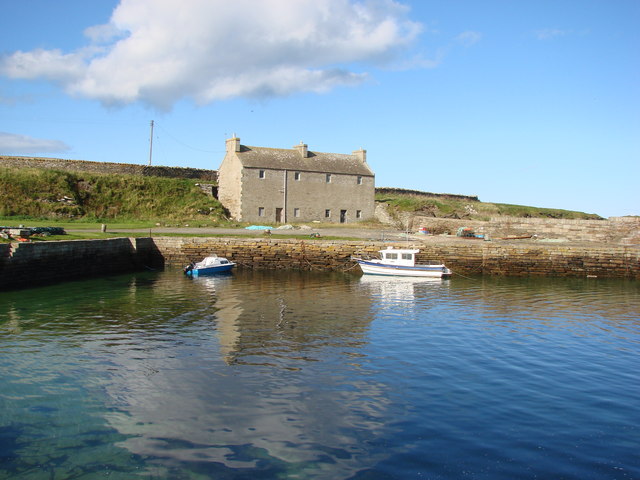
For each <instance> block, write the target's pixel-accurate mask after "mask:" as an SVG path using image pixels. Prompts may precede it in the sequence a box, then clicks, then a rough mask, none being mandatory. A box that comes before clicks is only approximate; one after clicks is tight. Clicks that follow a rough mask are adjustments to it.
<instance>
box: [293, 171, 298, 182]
mask: <svg viewBox="0 0 640 480" xmlns="http://www.w3.org/2000/svg"><path fill="white" fill-rule="evenodd" d="M293 178H294V179H295V180H300V172H296V173H294V174H293Z"/></svg>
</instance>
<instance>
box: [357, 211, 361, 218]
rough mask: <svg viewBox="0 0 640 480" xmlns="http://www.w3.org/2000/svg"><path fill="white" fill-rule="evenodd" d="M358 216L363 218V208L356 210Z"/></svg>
mask: <svg viewBox="0 0 640 480" xmlns="http://www.w3.org/2000/svg"><path fill="white" fill-rule="evenodd" d="M356 218H362V210H356Z"/></svg>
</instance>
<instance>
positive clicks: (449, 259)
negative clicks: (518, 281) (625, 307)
mask: <svg viewBox="0 0 640 480" xmlns="http://www.w3.org/2000/svg"><path fill="white" fill-rule="evenodd" d="M154 243H155V245H156V248H157V249H158V252H159V253H160V254H161V255H162V257H163V258H164V260H165V261H166V262H167V263H168V264H180V265H186V264H188V263H189V262H191V261H197V260H201V259H202V258H203V257H205V256H207V255H210V254H212V253H215V254H217V255H219V256H222V257H226V258H228V259H229V260H232V261H234V262H236V263H238V266H239V267H240V268H256V269H257V268H259V269H299V270H334V271H350V270H354V271H358V269H357V267H356V268H354V262H353V261H352V260H351V257H352V256H377V253H378V251H379V250H381V249H383V248H386V247H387V246H392V245H393V246H395V247H397V248H402V247H403V246H405V245H406V244H405V243H404V242H401V243H393V242H372V241H348V240H334V241H321V240H320V241H317V240H313V241H304V240H290V239H282V240H280V239H276V238H273V237H272V238H268V239H239V238H184V237H182V238H181V237H158V238H154ZM415 246H416V247H417V248H419V249H420V253H419V254H418V262H419V263H420V262H422V263H426V262H428V261H441V262H444V263H445V264H446V265H447V266H448V267H449V268H451V269H452V270H453V271H454V272H456V273H459V274H461V275H474V274H484V275H505V276H529V275H549V276H574V277H580V276H598V277H615V278H640V248H639V247H637V246H621V245H600V246H596V245H593V244H584V245H567V244H543V243H536V242H528V243H517V242H506V241H504V242H497V241H496V242H484V241H481V240H465V239H450V240H448V241H442V242H441V241H439V240H438V239H437V238H434V239H432V241H424V242H419V243H417V244H416V245H415Z"/></svg>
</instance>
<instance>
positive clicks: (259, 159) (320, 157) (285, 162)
mask: <svg viewBox="0 0 640 480" xmlns="http://www.w3.org/2000/svg"><path fill="white" fill-rule="evenodd" d="M235 154H236V155H237V156H238V158H239V159H240V162H241V163H242V165H243V166H244V167H247V168H272V169H276V170H285V169H286V170H292V171H299V172H323V173H325V172H326V173H336V174H340V173H341V174H347V175H363V176H374V175H373V171H372V170H371V169H370V168H369V165H367V163H365V162H362V161H360V159H359V158H358V156H356V155H348V154H341V153H321V152H312V151H308V152H307V155H308V156H307V157H306V158H302V155H301V154H300V152H299V151H298V150H296V149H284V148H267V147H249V146H246V145H241V146H240V151H239V152H235Z"/></svg>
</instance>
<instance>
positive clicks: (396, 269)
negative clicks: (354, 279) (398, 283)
mask: <svg viewBox="0 0 640 480" xmlns="http://www.w3.org/2000/svg"><path fill="white" fill-rule="evenodd" d="M356 261H357V262H358V264H359V265H360V268H361V269H362V273H364V274H366V275H387V276H399V277H432V278H442V277H448V276H449V275H451V270H449V269H448V268H447V267H445V266H444V265H414V266H412V267H409V266H404V265H386V264H382V263H378V262H373V261H368V260H361V259H356Z"/></svg>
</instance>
